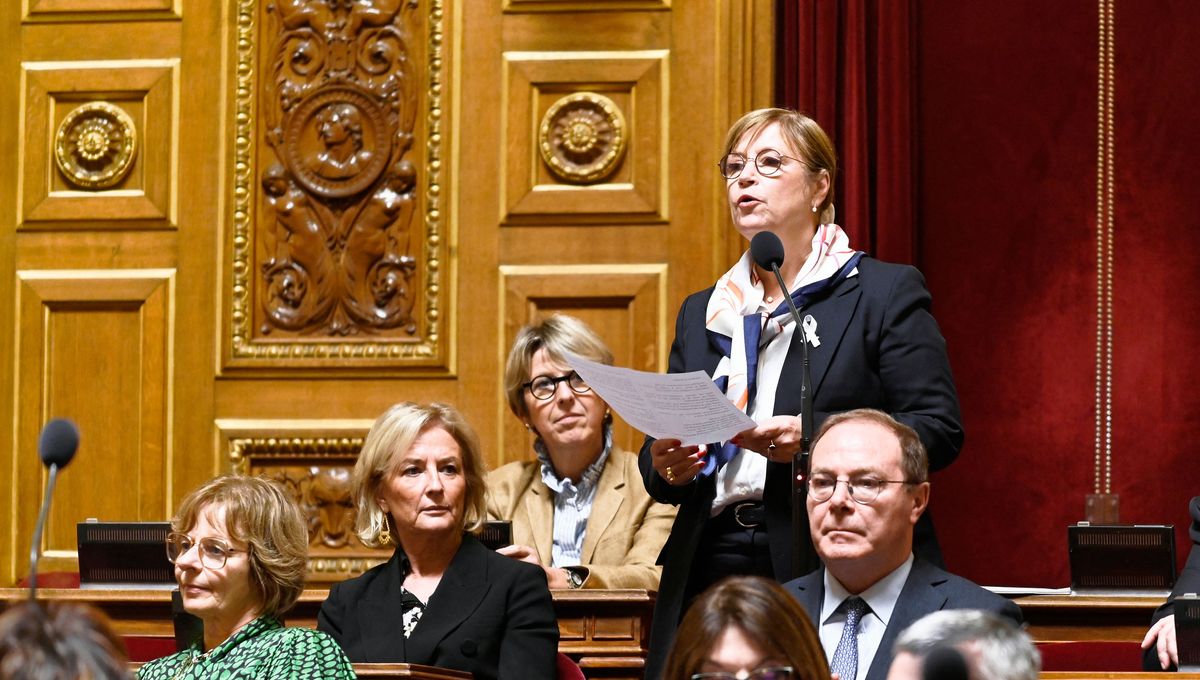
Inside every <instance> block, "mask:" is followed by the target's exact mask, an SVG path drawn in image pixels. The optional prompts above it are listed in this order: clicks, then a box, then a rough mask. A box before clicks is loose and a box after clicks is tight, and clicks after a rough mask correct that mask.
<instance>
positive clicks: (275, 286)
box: [225, 0, 450, 369]
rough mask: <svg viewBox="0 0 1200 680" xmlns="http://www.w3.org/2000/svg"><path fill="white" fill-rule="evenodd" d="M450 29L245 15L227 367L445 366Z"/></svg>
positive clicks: (242, 5) (419, 8)
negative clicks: (445, 84) (446, 73)
mask: <svg viewBox="0 0 1200 680" xmlns="http://www.w3.org/2000/svg"><path fill="white" fill-rule="evenodd" d="M443 21H444V17H443V9H442V3H441V2H440V1H439V0H431V1H430V2H423V3H419V4H418V3H416V2H412V1H411V0H374V1H369V0H363V1H361V2H354V3H341V2H325V1H323V0H278V1H274V2H254V1H253V0H241V1H240V2H239V5H238V27H237V28H238V36H239V42H238V51H237V84H236V93H235V99H236V103H235V106H236V109H237V117H236V125H235V126H234V128H235V129H234V134H235V139H234V140H233V148H234V150H235V152H234V153H235V159H234V167H235V172H234V174H233V179H234V183H235V187H234V193H233V196H234V205H233V210H234V212H233V229H232V242H231V244H230V250H229V254H230V257H231V259H232V266H231V267H230V273H231V277H232V278H231V280H230V281H229V285H228V288H227V290H228V291H229V297H230V303H229V310H230V317H229V321H228V335H227V338H226V339H227V343H226V352H225V353H226V362H225V365H226V366H227V367H230V368H253V367H262V368H312V367H338V368H343V369H345V368H350V369H353V368H362V367H380V366H384V367H405V366H416V367H423V368H429V367H444V366H445V362H446V357H447V351H446V345H447V340H448V338H447V337H446V329H447V328H449V327H450V326H449V324H447V319H446V318H445V317H446V314H445V311H447V307H446V305H445V303H444V299H445V290H444V285H445V284H444V281H445V276H444V269H445V263H446V261H447V257H446V256H447V253H448V246H449V244H448V242H447V239H446V236H447V233H446V229H445V224H446V207H447V206H446V203H445V201H444V199H443V196H442V192H443V187H444V182H445V176H444V173H445V172H446V161H445V158H446V153H445V144H446V140H445V130H444V128H443V119H444V116H445V111H444V105H445V104H444V101H445V100H444V96H445V93H444V91H443V72H444V70H445V67H446V65H445V60H444V55H443V53H442V42H443V39H444V33H443V31H444V26H443Z"/></svg>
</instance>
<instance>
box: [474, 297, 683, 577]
mask: <svg viewBox="0 0 1200 680" xmlns="http://www.w3.org/2000/svg"><path fill="white" fill-rule="evenodd" d="M568 353H570V354H575V355H577V356H581V357H583V358H585V359H590V360H592V361H597V362H600V363H604V364H612V362H613V356H612V352H610V351H609V349H608V347H607V346H605V344H604V342H603V341H602V340H601V339H600V338H599V336H597V335H596V333H595V332H594V331H593V330H592V329H591V328H589V327H588V326H587V325H585V324H584V323H583V322H582V321H580V320H578V319H576V318H574V317H570V316H566V315H561V314H556V315H553V316H551V317H549V318H547V319H545V320H543V321H541V322H540V323H536V324H533V325H529V326H526V327H524V328H522V329H521V332H520V333H518V335H517V340H516V342H515V343H513V348H512V350H511V351H510V352H509V355H508V363H507V366H506V367H505V372H504V384H505V392H506V394H507V397H508V405H509V408H510V409H512V412H513V413H514V414H515V415H516V416H517V417H518V418H520V419H521V422H522V423H523V424H524V425H525V427H526V428H528V429H529V431H530V432H532V433H533V434H534V437H535V439H534V444H533V448H534V453H535V456H534V457H533V459H532V460H525V461H517V462H513V463H509V464H508V465H505V466H503V467H501V468H499V469H497V470H493V471H492V472H491V473H489V474H488V482H487V486H488V516H489V518H491V519H500V520H509V521H511V522H512V524H513V545H511V546H508V547H507V548H502V549H501V550H500V552H501V553H502V554H505V555H508V556H510V557H514V558H516V559H520V560H523V561H526V562H531V563H534V564H537V565H539V566H541V567H542V568H543V569H545V570H546V578H547V579H548V580H549V582H550V587H551V588H644V589H647V590H657V589H658V579H659V576H660V574H661V573H662V568H661V567H659V566H658V565H657V564H656V563H657V561H658V554H659V552H660V551H661V550H662V546H663V543H664V542H666V540H667V534H668V533H670V530H671V524H672V522H673V521H674V519H675V508H674V507H673V506H669V505H662V504H660V503H656V502H655V501H654V500H652V499H651V498H650V496H649V495H648V494H647V493H646V489H645V486H644V484H643V483H642V478H641V473H640V472H639V471H638V464H637V455H636V454H633V453H630V452H628V451H623V450H621V449H619V448H617V447H615V446H613V444H612V415H611V413H610V412H609V409H608V404H606V403H604V400H603V399H601V398H600V396H599V395H598V394H596V393H595V392H593V391H592V390H591V388H590V387H588V385H587V383H585V382H584V381H583V379H582V378H580V377H579V375H578V374H576V373H575V372H574V371H573V370H571V369H570V368H569V367H568V366H567V363H566V360H565V356H566V354H568Z"/></svg>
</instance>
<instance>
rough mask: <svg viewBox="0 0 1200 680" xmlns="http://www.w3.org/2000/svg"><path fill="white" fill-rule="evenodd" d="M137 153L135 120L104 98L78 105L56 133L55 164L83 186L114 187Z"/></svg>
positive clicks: (69, 180) (70, 180)
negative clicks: (103, 99)
mask: <svg viewBox="0 0 1200 680" xmlns="http://www.w3.org/2000/svg"><path fill="white" fill-rule="evenodd" d="M136 155H137V129H136V128H135V127H134V124H133V119H132V118H130V117H129V114H127V113H125V111H124V110H123V109H122V108H121V107H119V106H114V105H112V104H109V103H108V102H104V101H95V102H88V103H87V104H83V105H81V106H78V107H76V108H75V109H74V110H73V111H71V112H70V113H68V114H67V115H66V117H65V118H63V120H62V122H61V123H59V125H58V132H57V133H56V134H55V135H54V164H55V165H56V166H57V167H58V171H59V172H61V173H62V174H63V176H64V177H65V178H66V179H67V181H68V182H70V183H72V184H74V185H76V186H79V187H83V188H84V189H107V188H109V187H111V186H115V185H116V184H118V183H119V182H120V181H121V180H122V179H125V175H126V174H128V172H129V168H130V167H132V166H133V159H134V157H135V156H136Z"/></svg>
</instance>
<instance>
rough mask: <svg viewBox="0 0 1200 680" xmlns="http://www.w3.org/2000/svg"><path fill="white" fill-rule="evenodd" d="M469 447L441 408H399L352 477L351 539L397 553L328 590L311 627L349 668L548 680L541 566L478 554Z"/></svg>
mask: <svg viewBox="0 0 1200 680" xmlns="http://www.w3.org/2000/svg"><path fill="white" fill-rule="evenodd" d="M483 467H484V465H483V461H482V458H481V456H480V452H479V444H478V439H477V438H476V436H475V433H474V432H473V431H472V430H471V428H470V426H468V425H467V423H466V422H465V421H464V420H463V418H462V416H461V415H460V414H459V413H458V412H457V411H456V410H454V409H453V408H452V407H449V406H445V405H442V404H431V405H429V406H421V405H418V404H414V403H412V402H405V403H403V404H397V405H396V406H393V407H392V408H391V409H389V410H388V411H387V412H386V413H384V414H383V415H382V416H380V417H379V419H378V420H377V421H375V425H374V426H373V427H372V428H371V431H370V433H368V434H367V439H366V442H365V443H364V444H363V450H362V453H361V454H360V455H359V458H358V462H357V463H356V465H355V467H354V481H353V483H354V496H355V499H356V502H357V504H358V522H357V525H356V530H357V532H358V535H359V537H360V538H361V539H362V540H363V542H364V543H365V544H367V545H369V546H374V547H378V546H384V545H389V544H395V545H396V552H395V554H394V555H393V556H392V558H391V559H390V560H388V561H387V562H386V563H384V564H381V565H379V566H378V567H375V568H374V569H371V570H370V571H368V572H367V573H365V574H363V575H362V576H359V577H358V578H354V579H351V580H349V581H346V582H344V583H339V584H337V585H335V586H334V587H333V588H332V589H331V590H330V591H329V598H328V599H326V600H325V603H324V604H323V605H321V611H320V614H319V615H318V617H317V628H318V629H319V630H322V631H324V632H326V633H328V634H329V635H331V636H333V638H334V639H335V640H337V641H338V644H340V645H341V646H342V649H344V650H345V652H346V655H347V656H349V657H350V660H351V661H354V662H366V663H369V662H376V663H384V662H393V663H417V664H425V665H430V666H440V667H442V668H452V669H456V670H463V671H469V672H471V673H472V674H474V676H475V677H477V678H527V677H535V678H553V677H554V675H555V656H556V654H557V650H558V622H557V620H556V618H555V615H554V604H553V602H552V600H551V598H550V591H549V589H548V587H547V585H546V575H545V573H544V572H543V571H542V569H540V568H539V567H537V566H535V565H532V564H527V563H524V562H520V561H518V560H513V559H510V558H507V557H504V556H501V555H497V554H496V553H494V552H492V551H491V550H488V549H487V548H485V547H484V546H483V544H481V543H480V542H479V541H477V540H476V539H475V538H474V537H473V536H471V534H470V533H469V532H470V531H472V530H474V529H477V528H478V527H479V526H481V524H482V522H483V518H484V517H485V515H486V512H487V510H486V504H485V497H486V488H485V486H484V469H483Z"/></svg>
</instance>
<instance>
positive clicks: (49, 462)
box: [29, 418, 79, 600]
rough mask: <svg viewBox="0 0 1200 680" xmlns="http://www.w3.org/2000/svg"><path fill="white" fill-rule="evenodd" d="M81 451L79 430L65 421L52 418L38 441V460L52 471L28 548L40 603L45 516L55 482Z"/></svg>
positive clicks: (32, 590)
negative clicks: (39, 563)
mask: <svg viewBox="0 0 1200 680" xmlns="http://www.w3.org/2000/svg"><path fill="white" fill-rule="evenodd" d="M78 448H79V428H77V427H75V423H73V422H71V421H70V420H67V419H66V418H53V419H51V420H50V422H48V423H46V426H45V427H43V428H42V434H41V436H40V437H39V438H38V456H40V457H41V459H42V464H43V465H45V466H46V467H48V468H50V478H49V479H48V480H47V481H46V496H45V498H44V499H43V500H42V512H41V513H40V514H39V515H38V520H37V525H36V526H35V527H34V529H33V544H32V545H30V546H29V599H30V600H36V599H37V566H38V557H39V555H38V552H39V551H38V548H39V547H40V546H41V545H42V530H43V529H45V528H46V515H47V514H49V512H50V497H51V496H53V495H54V481H55V480H56V479H57V478H58V471H59V470H60V469H62V468H64V467H66V466H67V463H70V462H71V459H72V458H74V457H75V450H76V449H78Z"/></svg>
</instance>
